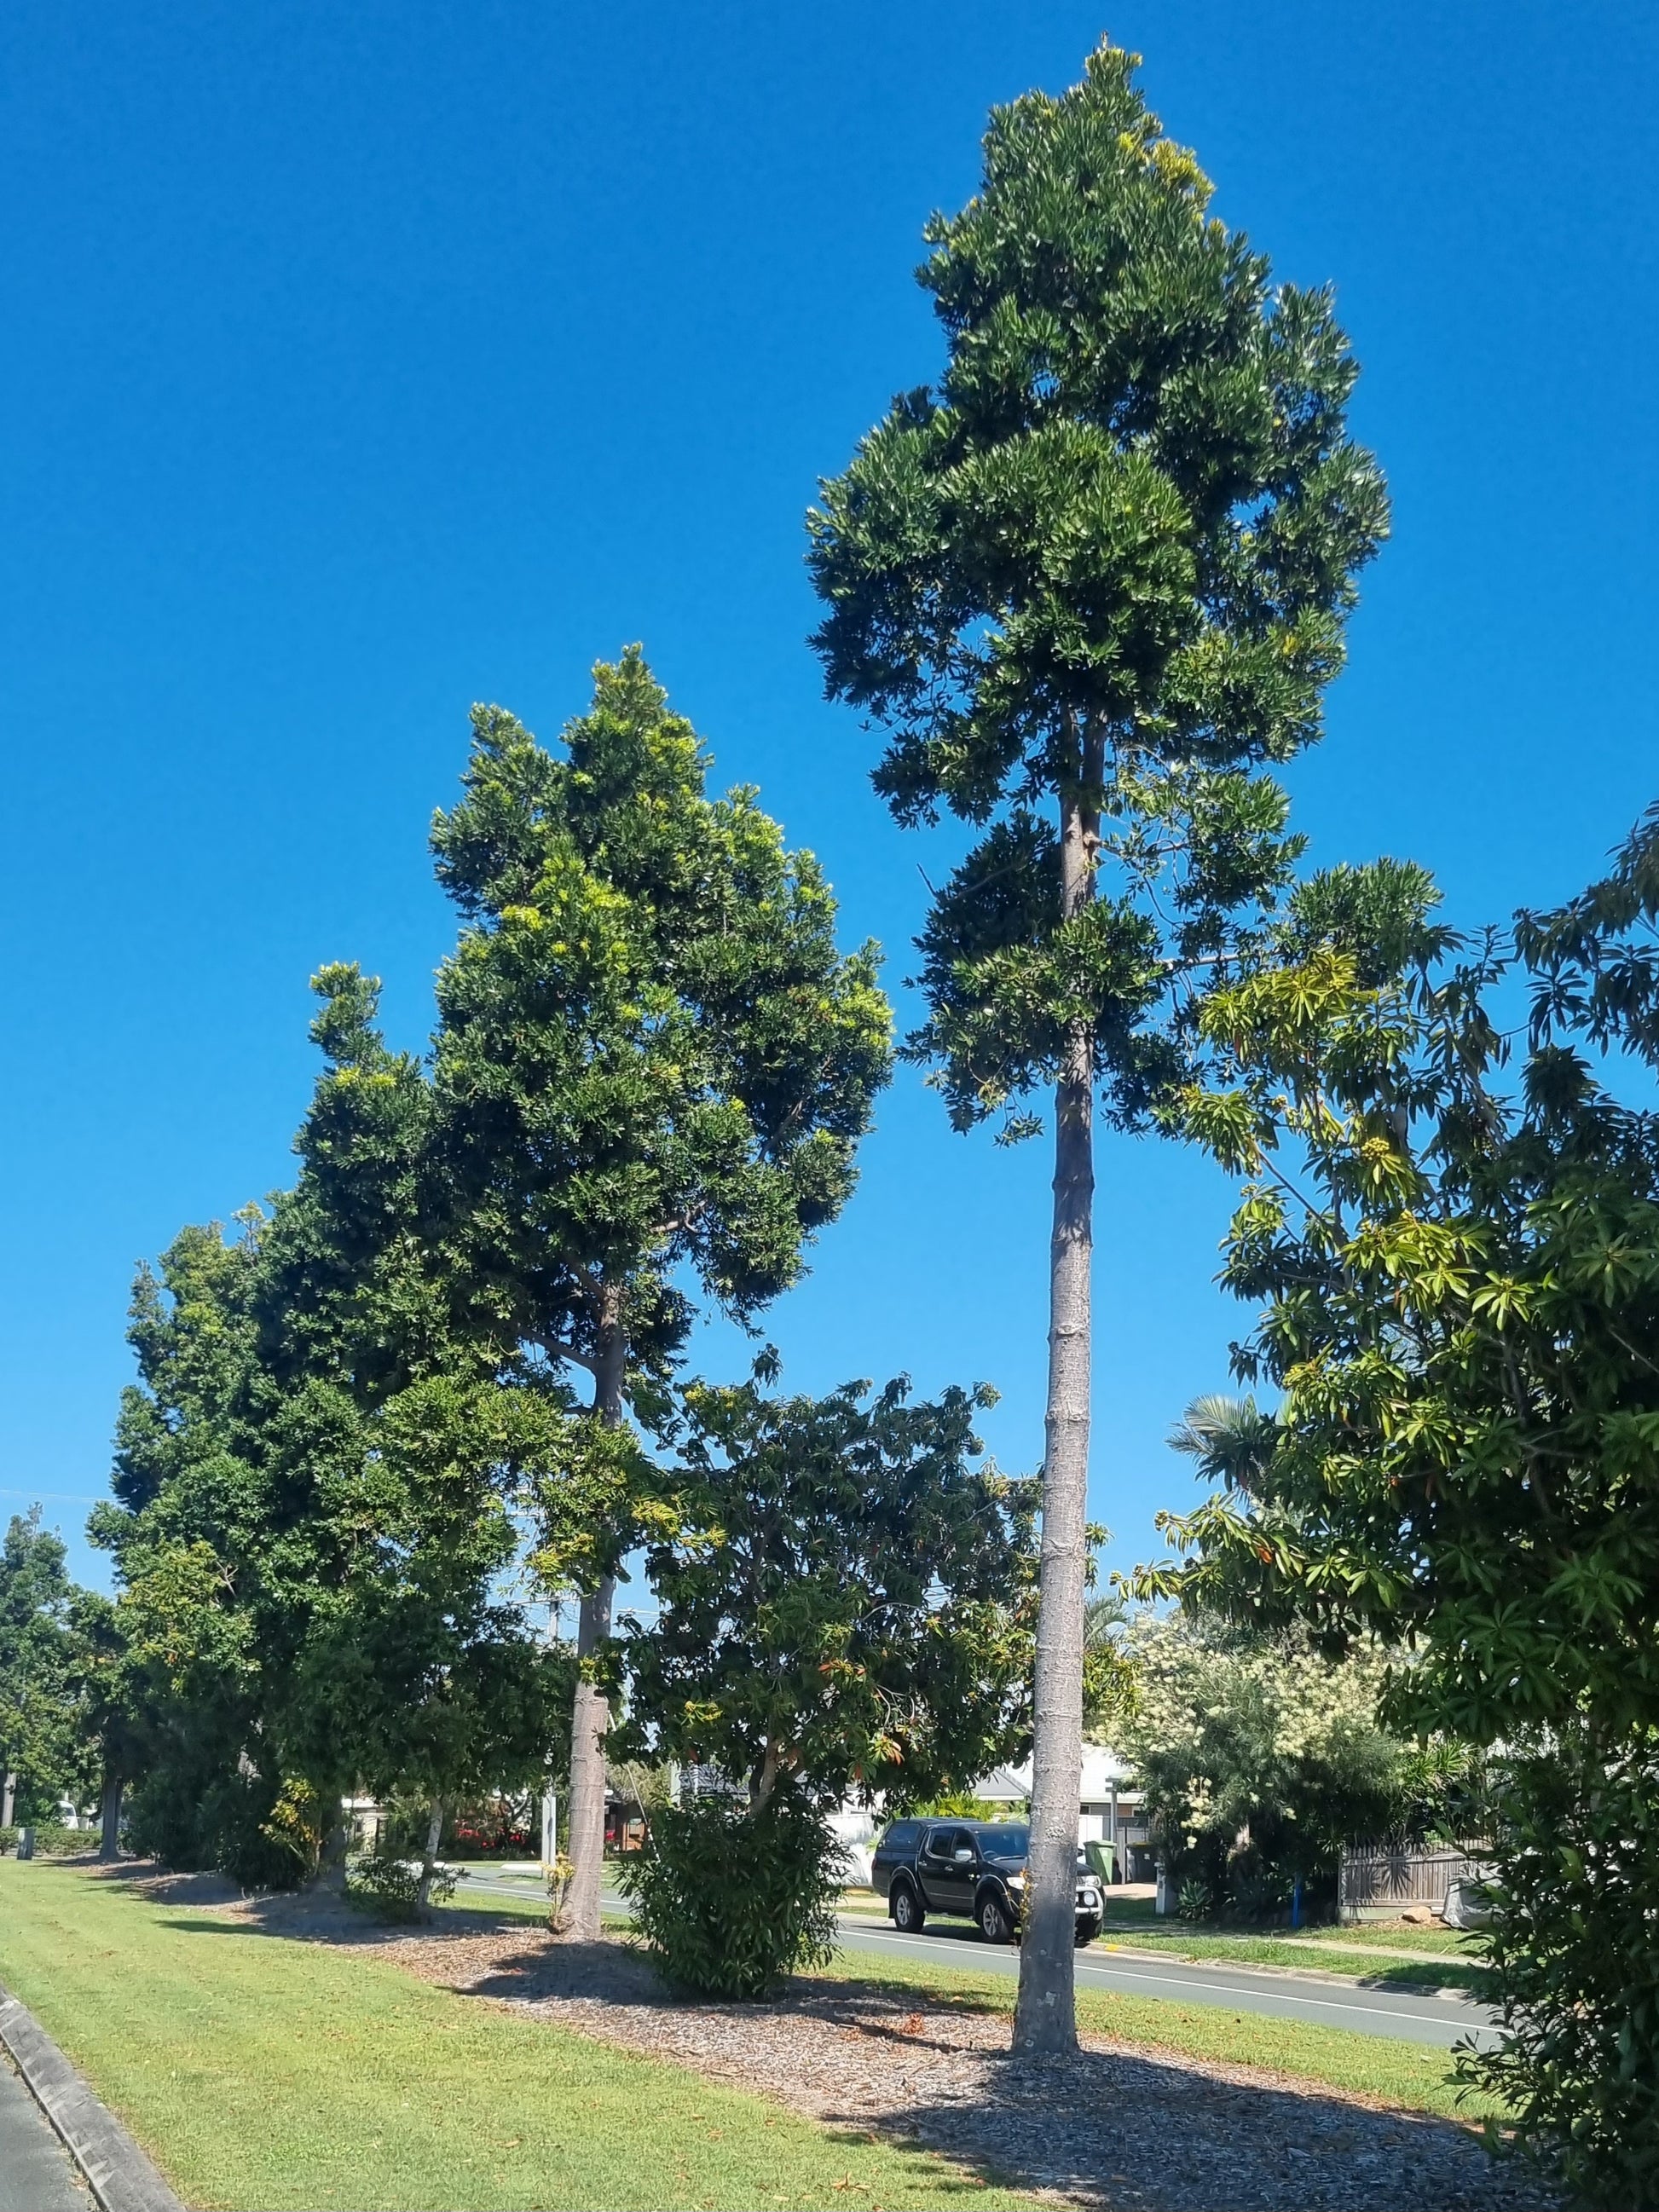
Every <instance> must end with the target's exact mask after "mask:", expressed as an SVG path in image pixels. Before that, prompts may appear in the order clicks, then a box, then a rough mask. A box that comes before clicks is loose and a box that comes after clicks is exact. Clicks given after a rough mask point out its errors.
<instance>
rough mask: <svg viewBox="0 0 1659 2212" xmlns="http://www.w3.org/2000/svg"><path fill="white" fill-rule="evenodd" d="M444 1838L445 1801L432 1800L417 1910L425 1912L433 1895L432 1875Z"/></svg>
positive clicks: (422, 1854)
mask: <svg viewBox="0 0 1659 2212" xmlns="http://www.w3.org/2000/svg"><path fill="white" fill-rule="evenodd" d="M443 1839H444V1801H443V1799H442V1798H441V1797H435V1798H434V1799H433V1801H432V1818H431V1819H430V1820H428V1822H427V1824H426V1849H425V1850H423V1851H422V1853H421V1878H420V1880H419V1881H417V1882H416V1885H415V1910H416V1911H417V1912H424V1911H426V1908H427V1901H428V1899H429V1898H430V1897H431V1895H432V1875H433V1871H434V1869H435V1867H436V1865H437V1863H438V1846H439V1844H441V1843H442V1841H443Z"/></svg>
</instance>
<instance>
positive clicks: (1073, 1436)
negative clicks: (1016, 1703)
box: [1013, 738, 1100, 2054]
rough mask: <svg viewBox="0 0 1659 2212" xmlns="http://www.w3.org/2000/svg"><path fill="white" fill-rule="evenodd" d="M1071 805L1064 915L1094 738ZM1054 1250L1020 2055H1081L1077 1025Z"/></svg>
mask: <svg viewBox="0 0 1659 2212" xmlns="http://www.w3.org/2000/svg"><path fill="white" fill-rule="evenodd" d="M1077 775H1078V781H1077V784H1076V786H1075V787H1073V789H1071V790H1069V791H1067V792H1066V793H1063V795H1062V798H1061V802H1060V884H1061V912H1062V915H1063V916H1064V918H1065V919H1066V920H1067V921H1069V920H1070V919H1071V918H1072V917H1073V915H1076V914H1078V913H1079V912H1080V911H1081V910H1082V908H1084V907H1085V905H1087V903H1088V902H1089V901H1090V900H1091V898H1092V897H1093V896H1094V878H1095V863H1096V854H1097V849H1098V838H1099V816H1098V790H1099V778H1100V765H1099V748H1098V744H1097V742H1096V741H1094V740H1093V739H1092V738H1085V742H1084V744H1083V745H1082V747H1081V748H1080V757H1079V758H1078V760H1077ZM1094 1194H1095V1170H1094V1036H1093V1032H1092V1030H1091V1027H1090V1025H1089V1024H1087V1023H1085V1022H1079V1023H1076V1024H1073V1027H1072V1029H1071V1030H1070V1031H1069V1033H1068V1036H1067V1038H1066V1053H1065V1060H1064V1063H1063V1065H1062V1066H1061V1069H1060V1081H1059V1082H1058V1084H1057V1085H1055V1091H1054V1228H1053V1233H1052V1236H1051V1237H1050V1241H1049V1248H1048V1263H1049V1272H1048V1412H1047V1418H1046V1421H1045V1424H1044V1429H1045V1437H1046V1444H1047V1449H1046V1453H1045V1456H1044V1459H1043V1467H1042V1567H1041V1580H1040V1584H1039V1600H1038V1608H1037V1650H1036V1693H1035V1698H1034V1701H1033V1704H1034V1713H1033V1717H1034V1724H1035V1743H1034V1748H1033V1755H1032V1774H1031V1850H1030V1859H1029V1861H1028V1863H1027V1869H1026V1873H1027V1883H1028V1887H1027V1888H1026V1892H1025V1904H1024V1911H1023V1913H1022V1919H1023V1922H1024V1928H1023V1932H1022V1935H1021V1939H1020V1954H1019V1995H1018V2000H1017V2002H1016V2004H1015V2008H1014V2037H1013V2047H1014V2049H1015V2050H1016V2051H1022V2052H1024V2053H1027V2054H1036V2053H1046V2052H1054V2051H1075V2050H1076V2048H1077V2002H1076V1983H1077V1977H1076V1973H1075V1971H1074V1968H1075V1963H1076V1960H1075V1929H1076V1921H1077V1907H1076V1899H1077V1824H1078V1804H1079V1795H1078V1793H1079V1789H1080V1787H1081V1784H1082V1771H1083V1606H1084V1592H1085V1583H1086V1579H1087V1568H1088V1535H1087V1528H1088V1498H1089V1412H1090V1348H1091V1346H1090V1332H1091V1310H1090V1272H1091V1259H1092V1255H1093V1248H1094Z"/></svg>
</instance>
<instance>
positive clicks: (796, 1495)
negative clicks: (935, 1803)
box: [623, 1360, 1036, 1804]
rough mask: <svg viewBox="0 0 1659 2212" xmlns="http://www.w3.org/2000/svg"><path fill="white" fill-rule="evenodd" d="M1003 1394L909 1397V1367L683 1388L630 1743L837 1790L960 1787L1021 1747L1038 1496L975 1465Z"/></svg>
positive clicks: (756, 1778) (760, 1780) (630, 1658)
mask: <svg viewBox="0 0 1659 2212" xmlns="http://www.w3.org/2000/svg"><path fill="white" fill-rule="evenodd" d="M773 1372H774V1367H773V1364H772V1362H771V1361H769V1360H763V1362H762V1364H761V1370H760V1375H761V1376H765V1377H767V1378H769V1377H770V1376H771V1374H772V1373H773ZM989 1402H990V1394H989V1393H988V1392H986V1391H983V1390H981V1391H979V1392H975V1393H971V1394H970V1393H969V1392H968V1391H965V1390H961V1389H951V1390H947V1391H946V1392H945V1394H944V1395H943V1396H942V1397H940V1398H939V1399H938V1400H937V1401H921V1402H915V1403H913V1402H912V1401H910V1399H909V1397H908V1384H907V1383H905V1382H904V1381H903V1380H902V1379H901V1380H899V1381H896V1382H893V1383H888V1384H887V1385H886V1386H885V1388H884V1389H882V1390H880V1391H879V1392H876V1393H873V1394H872V1391H871V1389H870V1386H869V1385H868V1384H849V1385H848V1386H847V1387H846V1388H845V1389H842V1390H839V1391H836V1392H835V1393H834V1394H832V1395H830V1396H829V1397H827V1398H823V1399H813V1398H807V1397H791V1398H772V1397H769V1396H767V1395H765V1393H764V1391H763V1388H762V1387H761V1381H760V1379H759V1377H757V1380H755V1381H751V1382H750V1383H742V1384H738V1385H736V1386H734V1387H732V1388H729V1389H714V1388H711V1387H709V1386H708V1385H704V1384H699V1385H696V1386H694V1387H693V1388H691V1389H689V1390H688V1391H687V1392H686V1393H685V1397H684V1409H685V1418H684V1431H683V1433H682V1435H681V1437H680V1440H679V1441H680V1449H679V1455H678V1461H677V1463H676V1466H675V1468H674V1470H673V1493H672V1498H671V1504H665V1506H664V1508H663V1515H664V1521H663V1525H662V1527H661V1528H660V1530H659V1534H657V1535H656V1537H655V1539H654V1541H653V1542H652V1543H650V1544H649V1545H648V1547H647V1552H646V1572H647V1577H648V1579H649V1582H650V1584H651V1588H652V1590H653V1594H654V1595H655V1597H656V1601H657V1613H656V1617H655V1619H654V1620H653V1622H651V1623H650V1624H649V1625H648V1626H635V1627H634V1628H633V1629H632V1630H631V1632H630V1634H629V1641H628V1644H627V1663H628V1677H629V1699H630V1709H631V1727H630V1731H629V1738H624V1739H623V1741H629V1740H630V1739H641V1738H642V1737H643V1735H644V1734H645V1732H647V1731H648V1732H649V1735H650V1737H651V1739H652V1741H653V1742H654V1745H655V1747H656V1751H657V1753H658V1755H659V1757H662V1758H669V1759H678V1760H681V1761H685V1762H690V1761H692V1760H697V1761H701V1762H702V1763H704V1764H708V1765H715V1766H718V1767H719V1768H720V1769H721V1770H722V1771H724V1772H725V1773H726V1774H728V1775H730V1776H732V1778H734V1779H737V1780H740V1781H742V1782H744V1783H745V1784H747V1785H748V1787H749V1788H750V1790H752V1791H753V1792H754V1793H755V1795H756V1797H757V1802H763V1801H764V1799H765V1797H766V1796H768V1795H769V1792H770V1790H772V1788H773V1786H774V1784H775V1783H776V1782H777V1781H779V1780H780V1779H781V1778H793V1785H794V1787H795V1788H796V1789H797V1790H798V1791H801V1792H804V1793H805V1794H806V1795H807V1796H810V1797H811V1800H812V1801H813V1802H821V1803H824V1804H836V1803H839V1802H841V1800H842V1797H843V1796H845V1794H846V1793H847V1791H848V1790H849V1789H855V1790H862V1791H863V1792H864V1793H865V1794H866V1796H868V1795H870V1794H872V1793H873V1792H874V1791H876V1790H896V1791H897V1792H899V1793H900V1794H901V1795H921V1796H931V1795H933V1794H936V1793H938V1792H939V1791H941V1790H945V1791H948V1790H951V1789H960V1788H962V1787H963V1786H964V1785H965V1784H969V1783H970V1782H971V1781H972V1780H973V1779H974V1778H975V1777H977V1776H978V1775H980V1774H982V1773H983V1772H984V1771H986V1769H987V1767H988V1766H991V1765H995V1764H996V1762H997V1760H998V1759H1002V1758H1005V1757H1007V1756H1010V1755H1012V1753H1015V1752H1016V1751H1017V1750H1018V1748H1019V1747H1021V1745H1022V1744H1023V1742H1024V1729H1025V1726H1026V1723H1027V1701H1028V1699H1029V1694H1030V1692H1029V1680H1030V1653H1031V1632H1032V1626H1033V1623H1032V1604H1033V1598H1034V1585H1035V1579H1036V1559H1035V1553H1034V1547H1033V1544H1032V1538H1031V1528H1030V1523H1031V1517H1032V1512H1033V1509H1034V1505H1035V1498H1034V1495H1033V1490H1032V1486H1031V1485H1030V1484H1029V1483H1023V1482H1019V1481H1015V1480H1010V1479H1009V1478H1007V1477H1006V1476H1004V1475H1002V1474H999V1473H998V1471H997V1469H996V1468H995V1467H994V1465H992V1464H989V1463H987V1464H986V1465H984V1466H982V1467H975V1465H974V1464H973V1462H974V1461H975V1458H976V1457H977V1456H978V1455H979V1454H980V1453H981V1449H982V1447H981V1444H980V1443H979V1440H978V1438H977V1437H975V1434H974V1432H973V1422H974V1417H975V1413H976V1412H977V1411H978V1410H979V1409H980V1408H981V1407H982V1406H984V1405H987V1404H988V1403H989Z"/></svg>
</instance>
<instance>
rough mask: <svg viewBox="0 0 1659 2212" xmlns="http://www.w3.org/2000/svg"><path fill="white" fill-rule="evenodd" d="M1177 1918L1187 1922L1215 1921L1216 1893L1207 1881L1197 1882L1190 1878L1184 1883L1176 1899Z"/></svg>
mask: <svg viewBox="0 0 1659 2212" xmlns="http://www.w3.org/2000/svg"><path fill="white" fill-rule="evenodd" d="M1214 1917H1215V1892H1214V1891H1213V1890H1212V1888H1211V1887H1210V1885H1209V1883H1208V1882H1207V1881H1194V1880H1192V1879H1191V1877H1190V1876H1189V1877H1188V1880H1187V1881H1183V1882H1182V1885H1181V1893H1180V1894H1179V1896H1178V1897H1177V1898H1176V1919H1177V1920H1187V1921H1200V1920H1213V1919H1214Z"/></svg>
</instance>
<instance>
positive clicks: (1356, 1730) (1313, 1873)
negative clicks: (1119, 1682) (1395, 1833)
mask: <svg viewBox="0 0 1659 2212" xmlns="http://www.w3.org/2000/svg"><path fill="white" fill-rule="evenodd" d="M1125 1644H1126V1648H1127V1653H1128V1656H1130V1657H1131V1658H1132V1660H1133V1664H1134V1668H1135V1674H1136V1681H1137V1694H1136V1698H1135V1701H1134V1705H1133V1709H1132V1711H1130V1712H1129V1713H1128V1715H1127V1718H1126V1723H1125V1729H1124V1735H1125V1749H1126V1750H1127V1752H1128V1753H1129V1755H1130V1756H1131V1757H1132V1758H1133V1760H1134V1762H1135V1764H1136V1765H1137V1766H1138V1768H1139V1771H1140V1774H1141V1778H1142V1780H1143V1782H1144V1784H1145V1786H1146V1802H1147V1810H1148V1812H1149V1814H1150V1815H1151V1818H1152V1823H1153V1826H1154V1830H1155V1832H1156V1833H1157V1834H1158V1838H1159V1839H1160V1842H1161V1844H1162V1848H1163V1850H1164V1857H1165V1858H1166V1860H1167V1862H1168V1863H1169V1865H1170V1868H1171V1869H1172V1870H1173V1872H1174V1873H1175V1875H1176V1877H1177V1879H1178V1881H1180V1882H1181V1883H1182V1886H1183V1890H1184V1894H1185V1900H1186V1902H1185V1906H1184V1909H1185V1910H1186V1911H1188V1912H1192V1913H1200V1912H1206V1911H1219V1910H1222V1909H1224V1908H1231V1910H1233V1911H1237V1912H1240V1913H1242V1914H1244V1915H1247V1916H1250V1917H1254V1916H1256V1915H1259V1914H1263V1913H1267V1912H1269V1911H1274V1910H1276V1909H1277V1908H1278V1907H1279V1905H1282V1904H1283V1903H1284V1902H1285V1900H1286V1899H1288V1898H1289V1896H1290V1895H1291V1892H1292V1890H1293V1888H1294V1887H1295V1886H1296V1884H1297V1882H1298V1881H1299V1882H1300V1883H1301V1884H1302V1885H1303V1887H1304V1898H1305V1901H1306V1902H1307V1904H1308V1905H1309V1907H1310V1909H1312V1910H1317V1909H1318V1908H1319V1907H1320V1906H1321V1905H1325V1904H1327V1903H1328V1902H1329V1901H1330V1899H1331V1898H1333V1897H1334V1892H1335V1884H1336V1875H1337V1867H1338V1862H1339V1858H1340V1852H1341V1847H1342V1844H1343V1843H1344V1842H1345V1841H1347V1840H1349V1839H1351V1838H1354V1837H1356V1836H1361V1835H1369V1834H1375V1833H1379V1832H1383V1831H1385V1830H1387V1829H1389V1828H1390V1827H1392V1826H1395V1825H1396V1824H1397V1822H1398V1821H1399V1820H1400V1818H1401V1814H1402V1812H1403V1811H1404V1810H1405V1808H1407V1805H1408V1804H1409V1802H1410V1799H1411V1796H1412V1794H1413V1779H1414V1774H1415V1768H1416V1765H1417V1760H1416V1758H1415V1755H1414V1753H1413V1749H1412V1747H1409V1746H1407V1745H1406V1744H1404V1743H1402V1742H1401V1741H1400V1740H1399V1739H1398V1738H1397V1737H1395V1736H1393V1735H1389V1734H1388V1733H1387V1732H1386V1731H1385V1730H1384V1729H1383V1728H1382V1727H1381V1725H1380V1724H1379V1723H1378V1721H1377V1718H1376V1699H1377V1694H1378V1692H1379V1691H1380V1690H1381V1688H1382V1686H1383V1676H1384V1674H1385V1672H1386V1669H1387V1665H1388V1660H1387V1656H1386V1655H1385V1654H1384V1653H1383V1651H1381V1650H1378V1649H1376V1647H1365V1646H1357V1647H1355V1648H1353V1649H1352V1650H1350V1651H1349V1653H1348V1654H1347V1655H1346V1656H1344V1657H1341V1658H1332V1657H1328V1656H1326V1655H1325V1654H1324V1653H1322V1651H1320V1650H1318V1649H1317V1648H1316V1646H1315V1645H1314V1644H1313V1643H1312V1641H1311V1640H1310V1638H1309V1637H1308V1635H1307V1633H1306V1632H1305V1631H1303V1630H1292V1631H1290V1632H1285V1633H1283V1634H1271V1635H1270V1634H1263V1633H1258V1632H1252V1631H1250V1630H1248V1629H1240V1628H1237V1627H1235V1626H1231V1625H1230V1624H1226V1623H1223V1622H1219V1621H1214V1620H1206V1619H1204V1618H1201V1617H1200V1618H1197V1619H1194V1618H1193V1617H1191V1616H1188V1615H1186V1614H1176V1615H1174V1616H1172V1617H1164V1618H1161V1617H1159V1616H1158V1615H1155V1614H1152V1613H1145V1614H1142V1615H1140V1616H1139V1618H1138V1619H1137V1620H1134V1621H1133V1622H1132V1623H1131V1624H1130V1625H1129V1626H1128V1628H1127V1632H1126V1636H1125Z"/></svg>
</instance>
